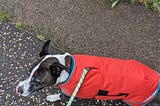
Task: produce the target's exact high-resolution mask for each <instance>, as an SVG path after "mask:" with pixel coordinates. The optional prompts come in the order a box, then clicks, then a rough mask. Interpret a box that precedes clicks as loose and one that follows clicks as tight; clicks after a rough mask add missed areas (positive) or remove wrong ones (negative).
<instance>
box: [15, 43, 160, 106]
mask: <svg viewBox="0 0 160 106" xmlns="http://www.w3.org/2000/svg"><path fill="white" fill-rule="evenodd" d="M49 43H50V40H48V41H47V42H45V44H44V45H43V48H42V51H41V52H40V54H39V56H40V57H41V60H40V61H39V63H38V64H36V65H35V66H34V67H33V68H32V69H31V73H30V76H29V77H28V78H27V79H26V80H24V81H21V82H20V83H19V84H18V85H17V87H16V92H17V93H18V94H21V95H22V96H29V95H31V94H32V93H33V92H35V91H38V90H40V89H42V88H44V87H46V86H50V85H57V84H60V88H61V90H62V92H64V93H65V94H67V95H69V96H70V95H71V94H72V92H73V90H74V88H75V86H76V84H77V83H78V80H79V79H80V76H81V73H82V71H81V70H83V69H84V68H86V67H87V68H88V67H92V68H93V67H94V68H93V70H91V71H90V72H89V73H88V74H87V76H86V78H85V80H84V84H83V86H82V88H80V91H79V92H78V94H77V97H79V98H87V99H88V98H95V99H99V100H102V99H105V100H117V99H121V100H123V101H124V102H126V103H127V104H130V105H132V106H143V105H145V104H146V103H148V102H150V101H151V100H153V99H154V98H155V97H156V95H157V94H158V91H159V89H160V83H159V81H160V75H159V74H158V73H157V72H155V71H154V70H152V69H151V68H149V67H147V66H145V65H143V64H142V63H139V62H137V61H135V60H121V59H113V58H103V57H94V56H83V55H82V56H75V57H74V58H73V56H72V55H70V54H69V53H65V54H63V55H60V54H57V55H51V54H49V52H48V48H49ZM77 70H80V71H77ZM67 81H68V82H67ZM66 82H67V83H66ZM62 83H63V84H64V85H63V84H62ZM65 84H66V85H65ZM67 84H68V85H67ZM46 99H47V101H50V102H53V101H57V100H61V98H60V94H55V95H49V96H47V98H46Z"/></svg>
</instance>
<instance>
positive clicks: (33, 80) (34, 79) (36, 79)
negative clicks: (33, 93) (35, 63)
mask: <svg viewBox="0 0 160 106" xmlns="http://www.w3.org/2000/svg"><path fill="white" fill-rule="evenodd" d="M32 82H33V83H40V79H38V78H32Z"/></svg>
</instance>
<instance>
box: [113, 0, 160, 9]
mask: <svg viewBox="0 0 160 106" xmlns="http://www.w3.org/2000/svg"><path fill="white" fill-rule="evenodd" d="M110 1H111V3H112V6H111V8H113V7H115V6H116V5H117V4H118V3H119V2H120V1H122V0H110ZM130 2H131V6H133V5H134V4H135V2H136V0H130ZM143 4H144V5H145V6H146V7H147V8H149V9H151V10H153V11H155V12H160V0H144V1H143Z"/></svg>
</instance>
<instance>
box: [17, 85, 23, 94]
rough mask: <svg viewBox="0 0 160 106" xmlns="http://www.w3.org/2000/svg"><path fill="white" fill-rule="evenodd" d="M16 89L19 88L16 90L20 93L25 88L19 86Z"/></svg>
mask: <svg viewBox="0 0 160 106" xmlns="http://www.w3.org/2000/svg"><path fill="white" fill-rule="evenodd" d="M16 89H17V90H16V91H17V93H20V94H22V93H23V88H22V87H20V86H19V87H17V88H16Z"/></svg>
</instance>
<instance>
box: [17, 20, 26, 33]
mask: <svg viewBox="0 0 160 106" xmlns="http://www.w3.org/2000/svg"><path fill="white" fill-rule="evenodd" d="M16 27H17V28H18V29H19V30H21V31H23V30H25V29H26V26H25V25H24V24H23V23H21V22H17V23H16Z"/></svg>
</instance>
